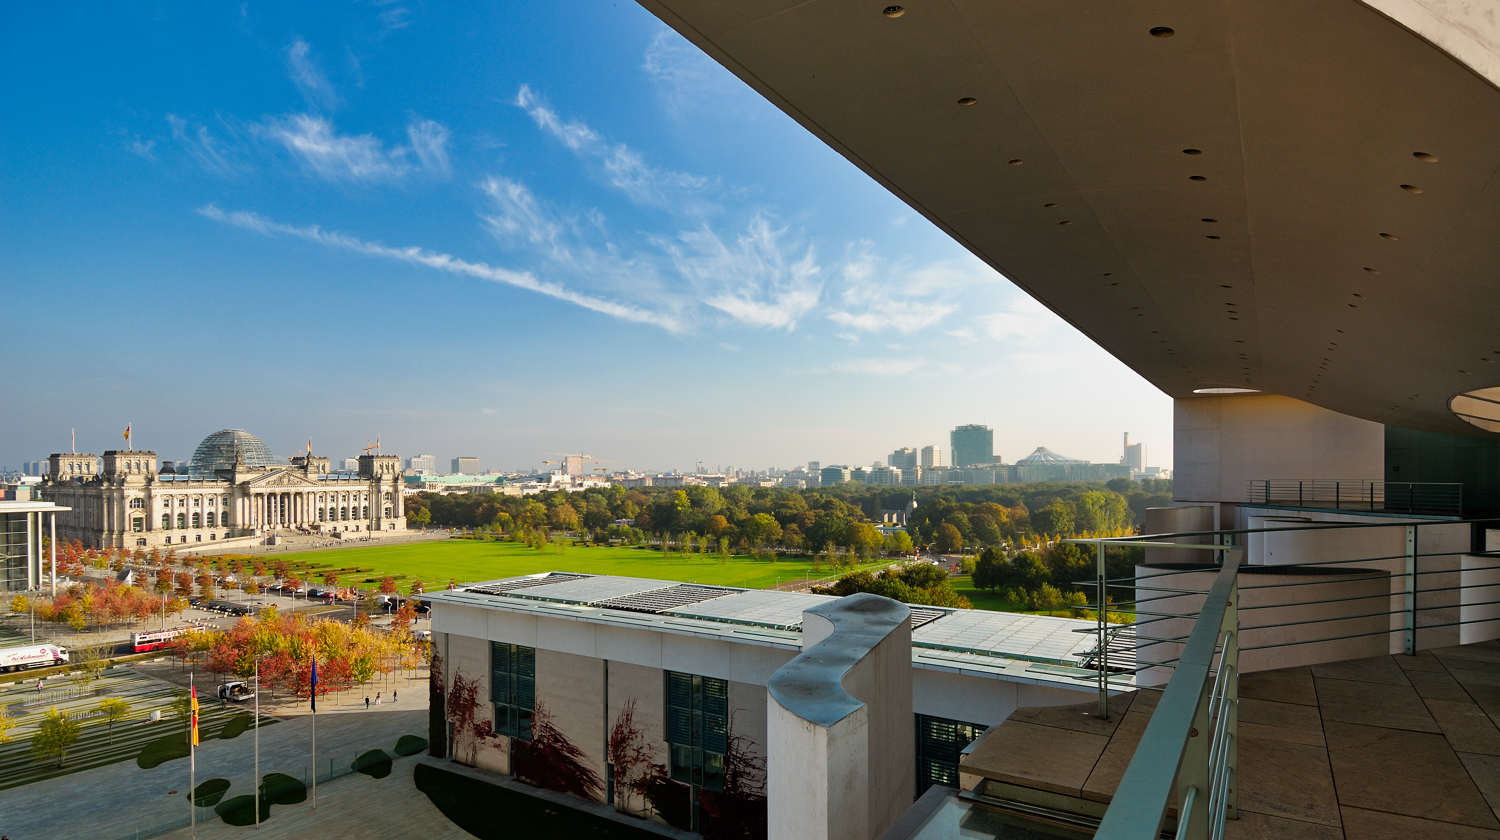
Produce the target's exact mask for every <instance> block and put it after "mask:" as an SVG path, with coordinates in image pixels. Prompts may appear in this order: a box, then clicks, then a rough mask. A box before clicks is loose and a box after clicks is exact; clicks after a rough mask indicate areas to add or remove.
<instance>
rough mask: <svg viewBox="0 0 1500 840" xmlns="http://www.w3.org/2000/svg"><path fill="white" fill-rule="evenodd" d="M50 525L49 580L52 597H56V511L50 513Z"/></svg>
mask: <svg viewBox="0 0 1500 840" xmlns="http://www.w3.org/2000/svg"><path fill="white" fill-rule="evenodd" d="M50 525H51V529H52V544H51V546H50V548H51V550H52V578H51V580H52V597H54V598H56V597H57V513H56V512H55V511H54V512H53V514H52V521H51V523H50Z"/></svg>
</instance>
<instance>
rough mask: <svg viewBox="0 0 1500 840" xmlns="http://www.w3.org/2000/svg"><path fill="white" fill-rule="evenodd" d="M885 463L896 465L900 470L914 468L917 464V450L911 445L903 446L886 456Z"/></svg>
mask: <svg viewBox="0 0 1500 840" xmlns="http://www.w3.org/2000/svg"><path fill="white" fill-rule="evenodd" d="M885 463H886V465H887V466H892V467H895V468H896V469H898V470H909V469H912V468H914V467H916V466H917V450H915V449H913V448H911V447H910V446H903V447H901V448H900V449H897V450H896V451H894V452H892V453H891V454H889V455H887V456H885Z"/></svg>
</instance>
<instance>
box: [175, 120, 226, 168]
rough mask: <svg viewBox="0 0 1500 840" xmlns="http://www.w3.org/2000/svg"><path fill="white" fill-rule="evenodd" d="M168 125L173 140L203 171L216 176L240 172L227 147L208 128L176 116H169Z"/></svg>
mask: <svg viewBox="0 0 1500 840" xmlns="http://www.w3.org/2000/svg"><path fill="white" fill-rule="evenodd" d="M167 125H168V126H169V127H170V128H171V130H172V139H173V140H174V141H176V143H177V145H178V146H180V147H181V148H182V150H183V151H184V152H187V154H188V156H189V157H191V158H192V159H193V160H194V161H196V162H197V163H198V165H199V166H201V167H202V168H203V169H205V170H207V171H208V172H211V173H213V174H215V175H233V174H234V173H236V172H238V171H239V168H240V167H239V166H238V165H237V164H236V163H234V162H233V161H232V160H231V159H230V157H229V155H228V152H227V150H226V147H225V146H224V145H223V144H222V143H220V142H219V141H218V140H217V139H215V138H214V136H213V132H211V131H209V130H208V126H206V125H203V124H202V123H199V124H196V125H194V124H192V123H189V122H188V121H187V120H185V119H183V118H182V117H179V116H177V115H176V114H167Z"/></svg>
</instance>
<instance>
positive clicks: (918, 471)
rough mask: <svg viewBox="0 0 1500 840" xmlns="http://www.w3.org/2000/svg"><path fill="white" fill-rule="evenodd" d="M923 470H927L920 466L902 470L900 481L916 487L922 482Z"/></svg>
mask: <svg viewBox="0 0 1500 840" xmlns="http://www.w3.org/2000/svg"><path fill="white" fill-rule="evenodd" d="M925 472H927V470H925V469H923V468H921V467H912V468H911V469H909V470H902V471H901V483H902V484H905V485H907V486H908V487H916V486H917V485H919V484H921V483H922V474H923V473H925Z"/></svg>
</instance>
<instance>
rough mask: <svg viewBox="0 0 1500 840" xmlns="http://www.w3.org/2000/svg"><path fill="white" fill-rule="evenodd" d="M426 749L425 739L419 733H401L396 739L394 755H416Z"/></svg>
mask: <svg viewBox="0 0 1500 840" xmlns="http://www.w3.org/2000/svg"><path fill="white" fill-rule="evenodd" d="M425 749H427V739H426V738H423V737H422V736H420V735H402V736H401V737H400V738H397V739H396V755H416V754H417V753H419V752H421V751H422V750H425Z"/></svg>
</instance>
